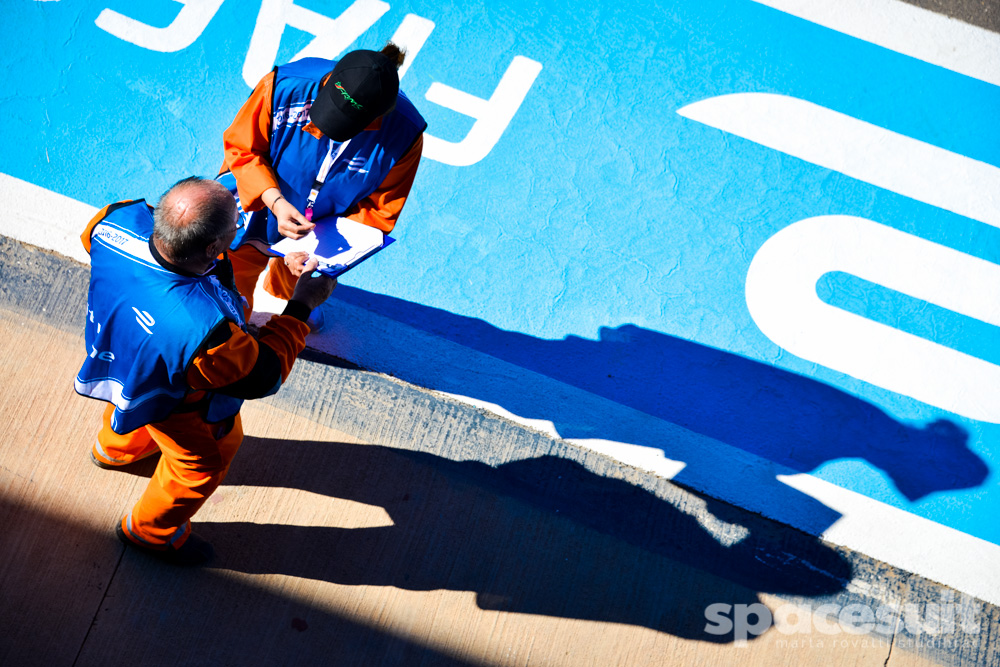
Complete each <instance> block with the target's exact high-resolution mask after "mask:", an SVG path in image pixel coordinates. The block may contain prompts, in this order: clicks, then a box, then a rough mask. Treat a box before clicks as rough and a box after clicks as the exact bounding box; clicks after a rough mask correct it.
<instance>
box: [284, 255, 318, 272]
mask: <svg viewBox="0 0 1000 667" xmlns="http://www.w3.org/2000/svg"><path fill="white" fill-rule="evenodd" d="M308 265H309V253H307V252H290V253H288V254H287V255H285V266H287V267H288V270H289V271H291V273H292V275H293V276H301V275H302V274H303V273H304V272H305V270H306V267H307V266H308ZM314 265H315V263H314ZM311 270H312V269H310V271H311Z"/></svg>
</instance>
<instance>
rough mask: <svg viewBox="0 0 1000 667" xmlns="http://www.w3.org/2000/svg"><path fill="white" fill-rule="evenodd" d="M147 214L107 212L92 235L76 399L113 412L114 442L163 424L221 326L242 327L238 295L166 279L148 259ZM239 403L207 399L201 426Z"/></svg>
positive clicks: (143, 207)
mask: <svg viewBox="0 0 1000 667" xmlns="http://www.w3.org/2000/svg"><path fill="white" fill-rule="evenodd" d="M152 233H153V212H152V208H150V207H149V206H148V205H147V204H146V202H145V201H143V200H139V201H135V202H130V203H125V204H120V205H117V206H112V207H109V209H108V212H107V213H106V215H105V217H104V219H103V220H102V221H101V222H99V223H98V224H97V225H96V226H95V227H94V229H93V231H92V233H91V248H90V260H91V269H90V292H89V294H88V297H87V323H86V328H85V340H86V346H87V359H86V361H84V363H83V367H82V368H81V369H80V372H79V373H78V374H77V376H76V383H75V388H76V391H77V393H79V394H82V395H84V396H89V397H91V398H97V399H100V400H103V401H108V402H110V403H112V404H114V406H115V411H114V415H113V416H112V418H111V428H112V429H113V430H114V431H115V432H116V433H120V434H125V433H128V432H130V431H134V430H135V429H137V428H139V427H141V426H145V425H146V424H151V423H153V422H157V421H161V420H163V419H165V418H166V417H167V416H168V415H169V414H170V413H171V412H172V411H173V410H174V409H176V408H177V407H178V406H179V405H180V403H181V401H182V400H183V399H184V397H185V396H186V395H187V393H188V392H189V391H190V388H189V387H188V384H187V379H186V375H187V370H188V365H189V364H190V362H191V360H192V358H193V357H194V356H195V354H197V353H198V351H199V350H200V348H201V346H202V345H203V344H204V342H205V340H206V339H207V338H208V336H209V334H210V333H211V332H212V330H213V329H214V328H215V327H216V326H217V325H218V324H220V323H221V322H223V321H225V320H227V319H228V320H232V321H233V322H236V323H237V324H239V325H240V327H244V328H245V325H244V322H243V309H242V307H241V300H240V296H239V294H238V293H237V292H235V291H232V290H230V289H228V288H226V287H225V286H223V285H222V284H221V283H220V282H219V280H218V278H216V277H215V276H199V277H189V276H182V275H179V274H177V273H173V272H172V271H168V270H167V269H165V268H164V267H162V266H160V264H159V263H157V261H156V260H155V259H154V258H153V256H152V254H151V253H150V251H149V237H150V235H151V234H152ZM242 403H243V401H242V400H240V399H236V398H232V397H230V396H223V395H221V394H212V393H210V394H209V398H208V408H207V414H206V420H207V421H208V422H210V423H214V422H218V421H222V420H223V419H226V418H228V417H231V416H233V415H235V414H236V413H237V412H239V411H240V406H241V405H242Z"/></svg>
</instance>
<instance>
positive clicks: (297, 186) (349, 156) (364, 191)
mask: <svg viewBox="0 0 1000 667" xmlns="http://www.w3.org/2000/svg"><path fill="white" fill-rule="evenodd" d="M336 64H337V61H335V60H324V59H322V58H303V59H302V60H297V61H295V62H293V63H289V64H287V65H282V66H280V67H276V68H275V70H274V96H273V98H272V100H271V109H272V113H273V115H272V117H271V146H270V158H271V166H272V167H273V168H274V171H275V174H276V176H277V178H278V184H279V186H280V188H281V194H282V195H284V197H285V199H287V200H288V201H289V202H290V203H291V204H292V205H293V206H295V208H296V209H298V210H299V212H300V213H303V212H305V208H306V200H307V199H308V198H309V191H310V190H311V189H312V185H313V182H314V181H315V180H316V175H317V174H318V173H319V169H320V166H321V165H322V164H323V158H324V157H325V156H326V153H327V150H328V148H329V145H330V139H328V138H327V137H323V138H321V139H317V138H316V137H314V136H313V135H311V134H309V133H308V132H305V131H303V129H302V128H303V127H304V126H305V125H307V124H308V123H309V108H310V107H311V106H312V103H313V100H314V99H316V95H317V94H318V93H319V90H320V81H321V80H322V79H323V77H324V76H326V75H327V74H328V73H329V72H330V71H331V70H333V67H334V66H335V65H336ZM426 127H427V123H426V121H424V119H423V117H422V116H421V115H420V113H419V112H418V111H417V109H416V107H414V106H413V103H412V102H410V100H409V99H407V97H406V96H405V95H404V94H403V93H402V92H400V93H399V97H398V98H397V99H396V108H395V109H394V110H393V111H391V112H389V113H388V114H386V115H385V116H383V117H382V125H381V127H380V128H379V129H378V130H370V131H363V132H361V133H359V134H358V135H357V136H355V137H354V138H352V139H351V140H350V141H349V142H348V144H347V147H346V148H344V150H343V152H342V153H341V154H340V157H339V158H338V159H337V161H336V162H335V163H334V165H333V168H332V169H331V170H330V173H329V175H328V176H327V178H326V182H325V183H324V185H323V187H322V188H321V189H320V191H319V196H318V197H317V199H316V204H315V206H314V207H313V218H312V219H313V222H316V223H320V224H321V223H322V220H323V218H327V217H330V216H340V215H343V214H344V213H346V212H347V211H348V210H349V209H350V208H351V207H352V206H354V205H355V204H356V203H358V202H359V201H360V200H362V199H364V198H365V197H367V196H368V195H370V194H371V193H373V192H375V190H376V189H378V187H379V186H380V185H381V184H382V181H384V180H385V177H386V176H387V175H388V174H389V170H390V169H392V168H393V167H394V166H395V165H396V163H397V162H398V161H399V160H400V158H402V157H403V155H405V154H406V151H407V150H408V149H409V148H410V146H412V145H413V142H414V141H415V140H416V139H417V137H418V136H419V135H420V134H421V133H422V132H423V131H424V129H426ZM218 180H219V181H220V182H221V183H222V184H223V185H225V186H226V187H228V188H229V190H230V192H232V193H233V196H235V197H236V199H237V201H239V193H238V192H237V189H236V179H235V177H234V176H233V174H232V173H231V172H226V173H224V174H222V175H220V176H219V178H218ZM240 209H241V211H242V206H241V207H240ZM243 222H244V225H245V226H244V228H243V230H242V231H241V233H239V234H238V235H237V237H236V240H234V241H233V245H232V247H233V249H236V248H238V247H239V246H241V245H243V244H244V243H249V242H253V243H254V245H255V246H257V247H259V248H261V249H263V247H266V246H270V245H273V244H275V243H277V242H278V241H280V240H281V238H282V236H281V234H280V233H279V232H278V224H277V221H276V220H275V218H274V215H273V214H271V212H270V211H268V210H267V209H266V208H265V209H263V210H261V211H257V212H255V213H246V212H244V213H243Z"/></svg>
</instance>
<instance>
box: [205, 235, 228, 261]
mask: <svg viewBox="0 0 1000 667" xmlns="http://www.w3.org/2000/svg"><path fill="white" fill-rule="evenodd" d="M225 249H226V246H225V244H223V242H222V239H217V240H215V241H212V242H211V243H210V244H208V246H206V247H205V257H207V258H208V259H215V258H216V257H218V256H219V255H221V254H222V251H223V250H225Z"/></svg>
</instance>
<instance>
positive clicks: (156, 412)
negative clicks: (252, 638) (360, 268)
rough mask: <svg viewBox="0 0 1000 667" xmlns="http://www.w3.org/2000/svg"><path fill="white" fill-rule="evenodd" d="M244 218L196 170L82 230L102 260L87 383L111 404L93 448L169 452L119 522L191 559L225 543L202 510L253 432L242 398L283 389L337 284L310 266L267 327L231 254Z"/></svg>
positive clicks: (115, 452) (97, 267) (105, 461)
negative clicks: (236, 279)
mask: <svg viewBox="0 0 1000 667" xmlns="http://www.w3.org/2000/svg"><path fill="white" fill-rule="evenodd" d="M237 221H238V215H237V209H236V201H235V200H234V199H233V196H232V195H231V194H230V192H229V191H228V190H227V189H226V188H225V187H224V186H222V185H221V184H219V183H218V182H217V181H214V180H206V179H200V178H188V179H184V180H182V181H180V182H178V183H176V184H175V185H174V186H173V187H171V188H170V189H169V190H168V191H167V192H166V193H165V194H164V195H163V196H162V197H161V198H160V201H159V203H158V204H157V206H156V208H155V209H153V208H152V207H150V206H148V205H147V204H146V202H145V201H143V200H136V201H124V202H120V203H118V204H112V205H110V206H107V207H105V208H104V209H102V210H101V211H100V212H99V213H98V214H97V215H96V216H95V217H94V219H93V220H91V221H90V223H89V224H88V225H87V228H86V230H85V231H84V233H83V236H82V240H83V245H84V247H85V248H86V249H87V252H89V253H90V258H91V271H90V292H89V296H88V303H87V307H88V313H87V322H86V331H85V337H86V346H87V358H86V360H85V361H84V364H83V367H82V368H81V369H80V372H79V374H78V375H77V377H76V391H77V392H78V393H80V394H82V395H84V396H88V397H91V398H96V399H99V400H102V401H105V402H106V403H107V406H106V407H105V410H104V417H103V424H102V427H101V430H100V432H99V433H98V435H97V440H96V442H95V443H94V445H93V446H92V448H91V453H90V457H91V461H92V462H93V463H94V464H95V465H97V466H99V467H101V468H119V467H122V466H126V465H128V464H130V463H133V462H135V461H138V460H140V459H143V458H146V457H148V456H152V455H154V454H157V453H159V454H160V460H159V462H158V464H157V466H156V471H155V472H154V474H153V477H152V479H150V482H149V486H147V487H146V490H145V492H144V493H143V495H142V497H141V498H140V499H139V502H138V503H136V505H135V507H133V508H132V511H131V512H130V513H129V514H127V515H126V516H124V517H123V518H122V519H121V521H120V522H119V523H118V525H117V526H116V529H115V530H116V533H117V535H118V538H119V539H120V540H121V541H122V542H124V543H125V544H126V545H128V546H129V547H132V548H135V549H138V550H140V551H144V552H147V553H149V554H151V555H153V556H155V557H157V558H159V559H161V560H165V561H167V562H170V563H174V564H178V565H196V564H200V563H203V562H205V561H206V560H208V559H209V558H210V557H211V556H212V548H211V546H210V545H209V544H208V543H207V542H206V541H204V540H203V539H201V538H200V537H198V536H197V535H195V534H193V533H192V532H191V517H192V516H193V515H194V514H195V512H197V511H198V509H199V508H200V507H201V506H202V505H203V504H204V502H205V500H206V499H207V498H208V497H209V496H210V495H211V494H212V492H213V491H215V489H216V488H218V486H219V484H220V483H222V480H223V478H224V477H225V476H226V472H227V471H228V470H229V465H230V463H231V462H232V460H233V457H234V456H235V454H236V451H237V449H239V446H240V443H241V442H242V440H243V429H242V426H241V423H240V414H239V412H240V406H241V405H242V403H243V401H244V400H246V399H253V398H261V397H263V396H269V395H271V394H273V393H275V392H276V391H278V388H279V387H280V386H281V384H282V382H284V380H285V379H286V378H287V377H288V374H289V372H290V371H291V369H292V365H293V364H294V362H295V358H296V356H297V355H298V354H299V353H300V352H301V351H302V350H303V348H305V337H306V334H308V333H309V327H308V326H307V325H306V320H307V319H308V318H309V315H310V313H311V312H312V309H313V308H316V307H317V306H319V305H320V304H321V303H323V301H325V300H326V299H327V298H328V297H329V296H330V293H331V292H332V291H333V288H334V286H335V285H336V282H335V281H334V280H332V279H330V278H327V277H325V276H320V275H319V274H315V277H314V276H313V275H312V273H311V271H312V269H313V268H315V266H311V267H307V268H309V272H307V273H304V274H303V276H302V277H301V278H300V279H299V280H298V282H297V283H296V284H295V288H294V294H293V296H292V298H291V300H290V301H289V302H288V305H287V306H286V308H285V310H284V312H283V313H282V314H281V315H275V316H273V317H272V318H271V319H270V321H268V323H267V324H266V325H264V327H263V328H261V330H260V333H259V335H258V336H257V337H256V338H254V337H253V336H252V335H250V334H249V333H247V330H246V323H245V322H244V319H243V302H242V299H241V297H240V295H239V293H238V292H237V291H236V288H235V286H234V283H233V273H232V267H231V265H230V264H229V260H228V259H227V258H226V257H225V250H226V248H227V247H228V246H229V244H230V243H232V241H233V237H234V236H235V234H236V231H237ZM220 255H221V257H222V259H219V257H220ZM313 263H315V261H314V262H313Z"/></svg>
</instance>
